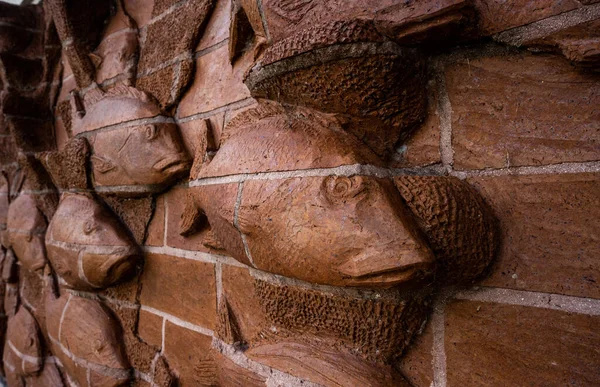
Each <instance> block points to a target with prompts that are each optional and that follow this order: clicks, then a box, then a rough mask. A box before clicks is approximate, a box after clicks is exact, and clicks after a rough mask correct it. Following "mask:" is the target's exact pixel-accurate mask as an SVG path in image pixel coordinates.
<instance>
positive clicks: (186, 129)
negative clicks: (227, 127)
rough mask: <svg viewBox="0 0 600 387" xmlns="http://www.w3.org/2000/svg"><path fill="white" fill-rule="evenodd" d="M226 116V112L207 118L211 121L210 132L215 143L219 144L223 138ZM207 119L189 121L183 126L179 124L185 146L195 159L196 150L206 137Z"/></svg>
mask: <svg viewBox="0 0 600 387" xmlns="http://www.w3.org/2000/svg"><path fill="white" fill-rule="evenodd" d="M224 116H225V113H224V112H220V113H217V114H215V115H213V116H210V117H208V118H207V120H209V121H210V124H209V125H210V130H211V135H212V136H213V139H214V140H215V143H216V144H218V142H217V141H218V139H219V138H220V136H221V132H222V131H223V118H224ZM205 120H206V119H203V118H201V119H197V120H192V121H188V122H185V123H182V124H179V129H180V130H181V137H182V139H183V144H184V145H185V148H186V150H187V151H188V153H189V155H190V156H191V157H192V158H194V156H195V155H196V150H197V148H198V145H199V144H200V142H201V139H202V138H203V137H204V136H205V132H206V121H205Z"/></svg>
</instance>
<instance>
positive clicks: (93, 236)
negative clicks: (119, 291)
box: [46, 193, 140, 290]
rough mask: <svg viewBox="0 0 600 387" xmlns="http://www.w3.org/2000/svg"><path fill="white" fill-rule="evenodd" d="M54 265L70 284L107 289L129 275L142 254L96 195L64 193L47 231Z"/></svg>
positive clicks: (77, 286)
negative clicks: (98, 200)
mask: <svg viewBox="0 0 600 387" xmlns="http://www.w3.org/2000/svg"><path fill="white" fill-rule="evenodd" d="M46 248H47V250H48V258H49V260H50V262H51V263H52V267H53V269H54V270H55V271H56V273H57V274H58V275H59V277H60V278H61V279H62V281H61V282H62V284H63V285H64V286H66V287H69V288H73V289H78V290H95V289H104V288H106V287H109V286H111V285H114V284H115V283H116V282H118V281H119V280H122V279H124V278H125V277H127V275H128V274H129V273H131V272H132V271H133V270H134V268H135V264H136V262H137V260H138V259H139V257H140V253H139V250H138V248H137V246H136V244H135V243H134V242H133V241H132V239H131V238H130V237H129V234H128V233H127V232H126V231H125V229H124V228H123V226H122V225H121V223H120V222H119V221H118V220H117V219H116V218H115V216H114V215H113V214H111V213H110V212H109V211H108V210H107V209H106V208H104V207H103V206H102V205H100V204H99V203H98V202H97V201H96V200H94V199H93V198H92V197H90V196H88V195H85V194H78V193H63V194H62V197H61V200H60V203H59V205H58V209H57V210H56V213H55V214H54V217H53V218H52V220H51V221H50V224H49V226H48V230H47V233H46Z"/></svg>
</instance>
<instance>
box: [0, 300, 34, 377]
mask: <svg viewBox="0 0 600 387" xmlns="http://www.w3.org/2000/svg"><path fill="white" fill-rule="evenodd" d="M3 361H4V368H5V370H6V373H7V374H9V373H10V374H12V375H11V376H10V377H9V379H11V380H17V379H19V377H24V376H28V375H33V374H35V373H37V372H39V371H40V370H41V368H42V364H43V359H42V344H41V341H40V331H39V328H38V324H37V322H36V321H35V318H34V317H33V316H32V315H31V313H29V312H28V311H27V309H25V308H24V307H21V308H20V309H19V311H18V312H17V313H16V314H15V315H14V316H13V317H11V318H10V319H9V320H8V326H7V329H6V343H5V346H4V355H3Z"/></svg>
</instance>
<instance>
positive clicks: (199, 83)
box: [178, 44, 252, 117]
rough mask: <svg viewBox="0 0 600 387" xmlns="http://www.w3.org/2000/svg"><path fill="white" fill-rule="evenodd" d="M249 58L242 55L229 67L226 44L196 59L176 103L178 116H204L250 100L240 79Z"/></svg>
mask: <svg viewBox="0 0 600 387" xmlns="http://www.w3.org/2000/svg"><path fill="white" fill-rule="evenodd" d="M251 59H252V58H251V56H248V55H246V56H245V57H244V58H242V59H241V60H240V63H237V64H236V66H235V68H232V67H231V64H230V63H229V50H228V47H227V45H226V44H225V45H223V46H221V47H219V48H218V49H216V50H215V51H212V52H210V53H207V54H205V55H202V56H200V57H199V58H198V59H196V75H195V77H194V81H193V83H192V84H191V85H190V89H189V90H188V92H187V93H186V94H185V95H184V96H183V99H182V100H181V103H180V104H179V109H178V116H179V117H187V116H190V115H192V114H196V113H204V112H207V111H210V110H214V109H216V108H219V107H221V106H224V105H227V104H230V103H232V102H236V101H239V100H242V99H244V98H248V97H250V92H249V91H248V88H247V87H246V86H245V85H244V84H243V83H242V79H243V76H244V72H245V71H246V69H247V68H248V66H249V65H250V64H251V63H252V62H251Z"/></svg>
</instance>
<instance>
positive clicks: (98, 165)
mask: <svg viewBox="0 0 600 387" xmlns="http://www.w3.org/2000/svg"><path fill="white" fill-rule="evenodd" d="M90 160H92V165H93V168H94V170H96V171H98V172H100V173H106V172H109V171H112V170H113V169H115V168H116V165H114V164H113V163H112V162H111V161H110V160H107V159H105V158H102V157H100V156H96V155H93V156H92V157H90Z"/></svg>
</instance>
